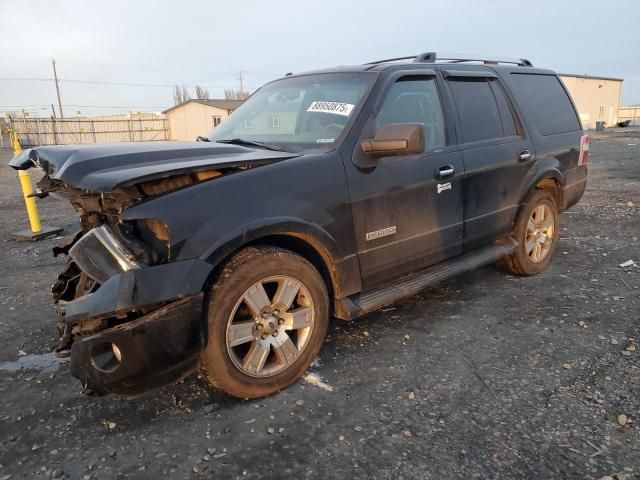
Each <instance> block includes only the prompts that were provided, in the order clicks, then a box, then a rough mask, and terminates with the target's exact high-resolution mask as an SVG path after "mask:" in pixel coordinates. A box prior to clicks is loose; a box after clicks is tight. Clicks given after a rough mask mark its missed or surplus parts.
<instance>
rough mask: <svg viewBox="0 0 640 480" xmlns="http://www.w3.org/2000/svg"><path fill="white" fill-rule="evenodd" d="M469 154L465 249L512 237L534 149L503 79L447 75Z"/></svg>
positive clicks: (465, 184) (482, 74)
mask: <svg viewBox="0 0 640 480" xmlns="http://www.w3.org/2000/svg"><path fill="white" fill-rule="evenodd" d="M445 76H446V83H447V87H448V90H449V92H450V94H451V96H452V97H453V102H454V104H455V105H456V110H457V113H458V116H457V117H458V118H457V121H458V128H459V132H460V135H459V141H460V146H461V148H462V149H463V151H464V169H465V177H464V180H463V185H462V188H463V199H464V250H465V251H469V250H472V249H474V248H476V247H479V246H482V245H484V244H487V243H490V242H492V241H494V240H495V239H496V238H498V237H500V236H502V235H505V234H508V233H509V232H510V231H511V228H512V224H513V221H514V218H515V215H516V212H517V210H518V204H519V200H520V193H521V192H522V188H523V183H524V182H525V179H526V176H527V171H528V170H529V168H530V167H531V165H532V163H533V162H534V161H535V152H534V150H533V145H532V142H531V140H530V138H528V136H527V135H526V134H525V130H524V128H523V126H522V123H521V122H520V120H519V117H518V115H517V112H516V109H515V108H514V105H513V104H512V102H511V101H510V99H509V97H508V96H507V93H506V91H505V89H504V87H503V86H502V85H501V83H500V81H499V79H498V77H497V76H496V75H495V74H494V73H492V72H490V71H488V70H487V71H455V70H447V71H445Z"/></svg>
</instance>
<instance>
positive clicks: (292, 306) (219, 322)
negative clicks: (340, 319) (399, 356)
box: [201, 247, 329, 398]
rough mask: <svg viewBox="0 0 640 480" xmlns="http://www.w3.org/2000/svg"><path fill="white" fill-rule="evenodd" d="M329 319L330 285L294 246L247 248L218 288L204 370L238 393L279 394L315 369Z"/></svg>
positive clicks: (212, 303) (211, 311)
mask: <svg viewBox="0 0 640 480" xmlns="http://www.w3.org/2000/svg"><path fill="white" fill-rule="evenodd" d="M328 320H329V309H328V296H327V290H326V287H325V284H324V281H323V279H322V277H321V276H320V274H319V273H318V271H317V270H316V269H315V268H314V267H313V265H311V264H310V263H309V262H308V261H307V260H305V259H304V258H302V257H301V256H299V255H296V254H295V253H293V252H290V251H288V250H283V249H279V248H275V247H249V248H247V249H245V250H242V251H240V252H239V253H238V254H236V255H235V256H234V257H233V258H232V259H231V260H229V262H228V263H227V264H226V266H225V267H224V269H223V270H222V272H221V274H220V275H219V276H218V280H217V281H216V282H215V283H214V285H213V287H212V291H211V295H210V297H209V306H208V343H207V347H206V348H205V350H204V351H203V353H202V355H201V360H202V373H203V375H204V377H205V378H206V379H207V380H208V381H209V382H210V383H211V384H212V385H213V386H215V387H217V388H220V389H222V390H224V391H225V392H227V393H229V394H231V395H234V396H236V397H242V398H256V397H262V396H265V395H269V394H271V393H274V392H277V391H278V390H281V389H283V388H285V387H287V386H288V385H290V384H291V383H293V382H294V381H295V380H297V379H298V378H299V377H300V376H301V375H302V374H303V373H304V372H305V371H306V369H307V368H308V367H309V365H310V364H311V362H312V361H313V359H314V358H315V357H316V355H317V354H318V352H319V351H320V347H321V346H322V343H323V340H324V337H325V335H326V331H327V325H328Z"/></svg>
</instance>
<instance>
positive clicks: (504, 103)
mask: <svg viewBox="0 0 640 480" xmlns="http://www.w3.org/2000/svg"><path fill="white" fill-rule="evenodd" d="M490 85H491V89H492V90H493V95H494V96H495V98H496V102H498V106H499V107H500V116H501V117H502V128H503V130H504V136H505V137H510V136H512V135H517V134H518V128H517V127H516V121H515V119H514V118H513V111H512V109H511V106H510V105H509V101H508V100H507V97H506V96H505V94H504V90H503V89H502V87H501V86H500V84H499V83H498V82H496V81H495V80H493V81H491V82H490Z"/></svg>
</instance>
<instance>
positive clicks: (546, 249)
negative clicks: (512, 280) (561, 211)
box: [502, 189, 560, 275]
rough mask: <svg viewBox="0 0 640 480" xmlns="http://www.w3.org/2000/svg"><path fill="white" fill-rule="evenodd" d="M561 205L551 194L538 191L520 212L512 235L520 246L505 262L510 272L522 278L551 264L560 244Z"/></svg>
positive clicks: (503, 263)
mask: <svg viewBox="0 0 640 480" xmlns="http://www.w3.org/2000/svg"><path fill="white" fill-rule="evenodd" d="M558 217H559V216H558V206H557V205H556V202H555V200H554V199H553V197H552V196H551V194H550V193H549V192H547V191H546V190H541V189H536V190H534V191H533V192H532V193H531V194H530V195H529V196H528V197H527V199H526V200H525V203H524V206H523V207H522V210H521V211H520V212H519V213H518V216H517V218H516V223H515V225H514V228H513V233H512V235H513V236H514V237H515V238H516V240H518V247H517V248H516V250H514V252H513V253H511V255H508V256H507V257H505V258H504V259H503V260H502V265H503V266H504V268H505V269H506V270H508V271H509V272H511V273H516V274H518V275H535V274H537V273H540V272H541V271H543V270H544V269H545V268H547V266H548V265H549V263H550V262H551V257H552V256H553V252H554V251H555V249H556V246H557V244H558V236H559V229H560V223H559V218H558Z"/></svg>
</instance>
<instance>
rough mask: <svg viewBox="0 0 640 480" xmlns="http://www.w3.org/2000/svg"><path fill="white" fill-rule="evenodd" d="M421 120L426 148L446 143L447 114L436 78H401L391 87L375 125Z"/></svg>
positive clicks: (419, 121) (418, 121)
mask: <svg viewBox="0 0 640 480" xmlns="http://www.w3.org/2000/svg"><path fill="white" fill-rule="evenodd" d="M389 123H422V124H424V139H425V145H426V148H427V150H430V149H433V148H437V147H442V146H444V145H446V143H447V142H446V136H445V128H444V115H443V114H442V106H441V104H440V97H439V96H438V89H437V87H436V82H435V79H433V78H415V77H408V78H402V79H400V80H399V81H397V82H396V83H394V84H393V85H392V86H391V88H390V89H389V93H387V96H386V98H385V99H384V103H383V104H382V108H381V110H380V113H379V114H378V117H377V118H376V126H377V127H380V126H382V125H387V124H389Z"/></svg>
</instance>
